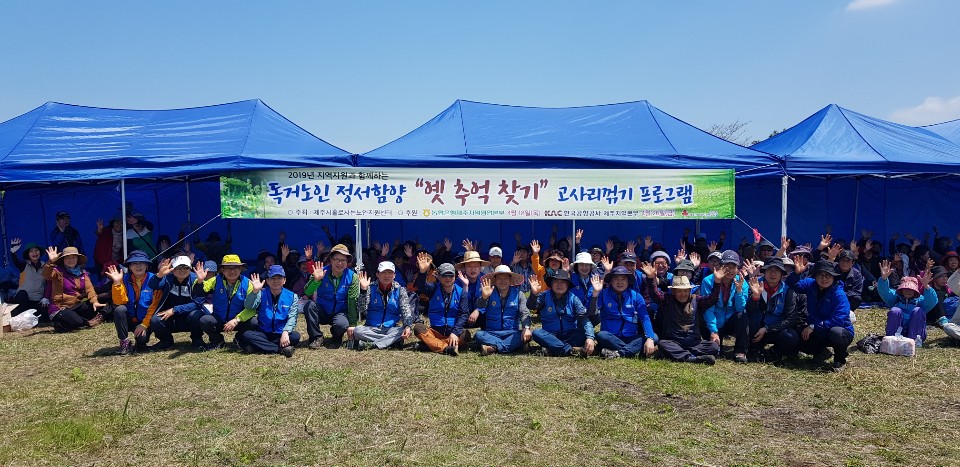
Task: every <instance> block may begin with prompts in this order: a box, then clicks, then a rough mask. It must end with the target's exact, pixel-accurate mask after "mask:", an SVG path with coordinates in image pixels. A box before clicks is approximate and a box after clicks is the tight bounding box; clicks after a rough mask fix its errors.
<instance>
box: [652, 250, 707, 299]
mask: <svg viewBox="0 0 960 467" xmlns="http://www.w3.org/2000/svg"><path fill="white" fill-rule="evenodd" d="M690 256H691V258H692V259H680V260H679V261H677V265H676V267H674V268H673V277H676V276H687V279H690V283H691V284H693V290H692V291H691V292H690V293H693V294H696V293H697V292H698V291H699V290H700V284H699V283H696V282H694V278H695V276H696V274H697V271H698V270H699V269H700V255H698V254H697V253H696V252H693V253H690ZM670 284H673V278H671V279H670ZM667 287H668V289H669V285H668V286H667ZM662 290H663V289H661V291H662Z"/></svg>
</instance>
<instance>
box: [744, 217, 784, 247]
mask: <svg viewBox="0 0 960 467" xmlns="http://www.w3.org/2000/svg"><path fill="white" fill-rule="evenodd" d="M733 218H734V219H736V220H738V221H740V222H742V223H743V225H745V226H747V228H748V229H750V231H751V232H753V243H760V239H764V240H768V241H770V243H773V244H774V245H777V244H778V243H776V242H774V241H773V240H770V239H769V238H767V237H764V236H763V234H761V233H760V231H759V230H757V229H756V228H755V227H754V226H752V225H750V224H748V223H747V221H745V220H743V219H742V218H741V217H740V216H738V215H736V214H734V215H733Z"/></svg>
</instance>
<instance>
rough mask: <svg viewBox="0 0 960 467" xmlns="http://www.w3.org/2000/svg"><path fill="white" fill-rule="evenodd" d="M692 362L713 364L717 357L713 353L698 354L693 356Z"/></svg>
mask: <svg viewBox="0 0 960 467" xmlns="http://www.w3.org/2000/svg"><path fill="white" fill-rule="evenodd" d="M693 362H694V363H706V364H707V365H710V366H713V364H715V363H717V357H714V356H713V355H699V356H697V357H694V359H693Z"/></svg>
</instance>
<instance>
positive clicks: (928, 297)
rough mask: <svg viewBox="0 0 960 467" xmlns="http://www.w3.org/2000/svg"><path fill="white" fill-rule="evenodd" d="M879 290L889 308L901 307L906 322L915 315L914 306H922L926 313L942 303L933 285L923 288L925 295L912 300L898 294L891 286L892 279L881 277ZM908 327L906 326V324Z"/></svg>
mask: <svg viewBox="0 0 960 467" xmlns="http://www.w3.org/2000/svg"><path fill="white" fill-rule="evenodd" d="M877 292H878V293H879V294H880V298H882V299H883V303H884V304H885V305H887V307H889V308H893V307H897V308H900V311H901V315H900V316H901V317H902V321H903V322H904V323H909V322H910V316H911V315H913V309H914V308H918V307H919V308H920V310H922V311H923V314H924V315H926V314H927V313H928V312H930V310H932V309H933V308H934V307H935V306H937V303H940V298H939V297H938V296H937V291H936V290H934V288H933V287H925V288H924V289H923V295H920V296H918V297H913V298H911V299H910V300H907V299H906V298H904V296H903V295H900V294H898V293H897V292H896V291H895V290H893V289H891V288H890V280H889V279H884V278H882V277H881V278H880V280H878V281H877ZM904 328H906V326H904Z"/></svg>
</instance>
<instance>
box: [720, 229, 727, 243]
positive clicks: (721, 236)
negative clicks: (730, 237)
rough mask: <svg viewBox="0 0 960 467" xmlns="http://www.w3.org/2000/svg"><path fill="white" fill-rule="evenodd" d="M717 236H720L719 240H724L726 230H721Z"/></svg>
mask: <svg viewBox="0 0 960 467" xmlns="http://www.w3.org/2000/svg"><path fill="white" fill-rule="evenodd" d="M719 237H720V241H721V242H722V241H724V240H726V239H727V232H725V231H723V230H721V231H720V235H719Z"/></svg>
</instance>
